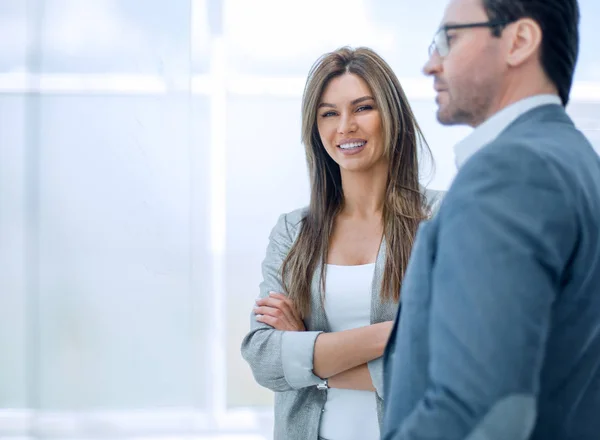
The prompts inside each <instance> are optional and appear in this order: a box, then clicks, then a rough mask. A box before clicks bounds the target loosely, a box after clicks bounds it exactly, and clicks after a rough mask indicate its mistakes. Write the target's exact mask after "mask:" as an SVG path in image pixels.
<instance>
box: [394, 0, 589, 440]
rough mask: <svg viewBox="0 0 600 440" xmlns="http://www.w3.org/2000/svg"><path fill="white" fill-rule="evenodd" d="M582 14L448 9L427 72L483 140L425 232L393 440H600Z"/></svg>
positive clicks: (541, 6)
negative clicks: (579, 97) (581, 81)
mask: <svg viewBox="0 0 600 440" xmlns="http://www.w3.org/2000/svg"><path fill="white" fill-rule="evenodd" d="M578 23H579V8H578V5H577V2H576V0H451V1H450V3H449V5H448V7H447V9H446V11H445V14H444V19H443V23H442V26H441V28H440V30H439V32H438V33H437V34H436V36H435V38H434V42H433V47H432V50H431V55H430V59H429V61H428V63H427V65H426V66H425V69H424V71H425V73H426V74H427V75H430V76H432V77H433V78H434V85H435V89H436V91H437V92H438V94H437V98H436V101H437V104H438V106H439V109H438V113H437V117H438V120H439V121H440V122H441V123H442V124H446V125H452V124H468V125H470V126H472V127H474V128H475V130H474V132H473V133H472V135H471V136H470V137H468V138H467V139H466V140H465V141H464V142H463V143H461V144H459V145H458V147H457V149H456V158H457V165H458V167H459V171H458V174H457V176H456V178H455V180H454V182H453V184H452V186H451V188H450V190H449V191H448V193H447V195H446V197H445V199H444V201H443V202H442V205H441V208H440V210H439V212H438V213H437V215H436V216H435V217H434V218H433V219H432V220H430V221H428V222H425V223H423V224H422V225H421V227H420V229H419V232H418V234H417V239H416V243H415V246H414V249H413V253H412V256H411V262H410V264H409V267H408V269H407V274H406V277H405V279H404V282H403V288H402V297H401V298H402V309H401V312H400V313H399V316H400V319H398V318H397V320H396V324H395V327H394V331H393V332H392V335H391V337H390V342H389V345H388V347H387V350H386V356H385V366H386V380H385V396H384V398H385V402H386V410H385V416H384V428H383V430H382V437H383V438H384V439H385V440H392V439H393V440H400V439H402V440H416V439H431V440H433V439H436V440H464V439H467V440H484V439H485V440H500V439H502V440H525V439H534V440H559V439H560V440H575V439H577V440H598V439H600V159H599V157H598V155H597V154H596V153H595V152H594V151H593V149H592V146H591V145H590V144H589V142H588V141H587V140H586V139H585V137H584V136H583V135H582V134H581V133H580V132H579V131H578V130H577V129H576V128H575V127H574V125H573V123H572V121H571V120H570V119H569V117H568V116H567V114H566V113H565V110H564V106H565V105H566V104H567V102H568V99H569V92H570V88H571V84H572V81H573V72H574V69H575V64H576V59H577V53H578V40H579V37H578Z"/></svg>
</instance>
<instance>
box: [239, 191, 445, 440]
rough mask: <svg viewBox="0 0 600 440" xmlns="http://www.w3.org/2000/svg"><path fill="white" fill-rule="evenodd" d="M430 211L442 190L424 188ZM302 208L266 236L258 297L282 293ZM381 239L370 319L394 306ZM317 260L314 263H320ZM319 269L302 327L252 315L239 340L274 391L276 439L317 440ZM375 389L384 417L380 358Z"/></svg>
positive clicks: (383, 317) (374, 366)
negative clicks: (384, 296) (385, 289)
mask: <svg viewBox="0 0 600 440" xmlns="http://www.w3.org/2000/svg"><path fill="white" fill-rule="evenodd" d="M423 191H424V194H425V197H426V199H427V203H428V205H429V207H430V209H431V211H432V213H433V212H435V211H437V208H438V206H439V203H440V201H441V198H442V193H441V192H439V191H433V190H423ZM305 215H306V208H304V209H299V210H296V211H293V212H291V213H289V214H283V215H281V216H280V217H279V220H278V221H277V224H276V225H275V227H274V228H273V230H272V232H271V235H270V237H269V245H268V247H267V254H266V257H265V259H264V261H263V263H262V273H263V281H262V283H261V284H260V297H261V298H263V297H265V296H268V295H269V292H270V291H275V292H282V293H283V286H282V281H281V274H280V269H281V265H282V263H283V260H284V258H285V257H286V255H287V253H288V252H289V250H290V248H291V247H292V245H293V243H294V242H295V240H296V239H297V237H298V234H299V232H300V223H301V220H302V218H303V217H304V216H305ZM385 248H386V243H385V240H382V243H381V246H380V248H379V252H378V255H377V261H376V264H375V274H374V276H373V282H372V290H371V324H376V323H379V322H384V321H391V320H393V319H394V317H395V316H396V312H397V309H398V305H397V304H396V303H394V302H392V301H388V302H381V300H380V287H381V280H382V275H383V269H384V265H385V253H386V251H385ZM319 266H320V265H318V267H319ZM320 277H321V272H320V269H319V268H318V269H317V270H316V271H315V274H314V276H313V279H312V289H311V296H312V301H311V311H312V312H311V315H310V316H309V317H308V318H307V319H306V320H305V322H304V324H305V326H306V331H303V332H286V331H279V330H275V329H273V328H272V327H271V326H269V325H266V324H263V323H260V322H257V321H256V319H255V315H254V313H251V315H250V332H249V333H248V334H247V335H246V337H245V338H244V340H243V342H242V356H243V357H244V359H245V360H246V361H247V362H248V364H250V368H251V369H252V373H253V375H254V378H255V379H256V381H257V382H258V383H259V384H260V385H262V386H264V387H266V388H269V389H270V390H273V391H275V427H274V439H275V440H284V439H285V440H308V439H315V440H316V439H317V437H318V433H319V422H320V419H321V413H322V411H323V407H324V405H325V402H326V400H327V394H326V392H324V391H319V390H317V388H316V385H317V383H319V382H321V379H320V378H319V377H317V376H315V375H314V374H313V371H312V369H313V350H314V344H315V340H316V338H317V336H318V335H319V333H322V332H329V331H330V328H329V324H328V323H327V316H325V311H324V310H323V307H322V305H321V301H320V298H321V289H320V283H319V280H320ZM368 368H369V372H370V373H371V378H372V380H373V384H374V386H375V389H376V396H377V413H378V415H379V420H380V423H381V420H382V417H383V411H382V403H383V400H382V399H383V358H382V357H380V358H378V359H375V360H373V361H371V362H369V363H368Z"/></svg>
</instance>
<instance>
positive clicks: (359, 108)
mask: <svg viewBox="0 0 600 440" xmlns="http://www.w3.org/2000/svg"><path fill="white" fill-rule="evenodd" d="M365 110H373V107H372V106H370V105H362V106H360V107H358V108H357V109H356V111H357V112H364V111H365Z"/></svg>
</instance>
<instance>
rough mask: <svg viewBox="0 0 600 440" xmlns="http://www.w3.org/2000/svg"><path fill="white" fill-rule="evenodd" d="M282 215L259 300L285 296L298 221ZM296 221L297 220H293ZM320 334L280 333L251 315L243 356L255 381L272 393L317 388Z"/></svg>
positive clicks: (264, 265)
mask: <svg viewBox="0 0 600 440" xmlns="http://www.w3.org/2000/svg"><path fill="white" fill-rule="evenodd" d="M288 216H292V215H290V214H288V215H286V214H283V215H281V216H280V217H279V220H278V221H277V224H276V225H275V227H274V228H273V230H272V231H271V234H270V236H269V245H268V247H267V252H266V256H265V258H264V260H263V263H262V275H263V281H262V282H261V283H260V297H261V298H264V297H266V296H268V295H269V292H278V293H284V294H285V292H284V290H283V283H282V279H281V265H282V263H283V260H284V258H285V257H286V255H287V254H288V252H289V250H290V248H291V247H292V244H293V240H294V239H293V236H295V235H296V234H295V233H293V231H294V232H295V230H296V228H297V227H298V224H299V221H292V222H290V221H289V219H288ZM292 217H296V216H292ZM320 333H321V332H319V331H303V332H293V331H280V330H275V329H274V328H273V327H271V326H270V325H267V324H264V323H261V322H258V321H256V318H255V315H254V313H253V312H252V311H251V313H250V331H249V333H248V334H247V335H246V336H245V337H244V339H243V341H242V347H241V352H242V356H243V358H244V359H245V360H246V362H248V364H249V365H250V368H251V370H252V374H253V375H254V378H255V380H256V381H257V382H258V383H259V384H260V385H262V386H264V387H266V388H269V389H270V390H272V391H291V390H295V389H300V388H304V387H308V386H311V385H316V384H317V383H319V382H320V381H321V379H320V378H319V377H317V376H315V375H314V374H313V354H314V345H315V340H316V339H317V336H318V335H319V334H320Z"/></svg>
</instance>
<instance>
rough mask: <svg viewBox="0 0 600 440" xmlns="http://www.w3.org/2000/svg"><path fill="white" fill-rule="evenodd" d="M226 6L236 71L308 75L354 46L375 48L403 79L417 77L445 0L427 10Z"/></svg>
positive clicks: (379, 5) (352, 0)
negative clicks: (328, 55)
mask: <svg viewBox="0 0 600 440" xmlns="http://www.w3.org/2000/svg"><path fill="white" fill-rule="evenodd" d="M224 2H225V35H226V37H227V41H228V43H229V48H230V50H231V54H230V55H231V57H230V59H229V63H230V66H231V68H232V69H233V70H234V71H235V72H238V73H245V74H265V75H301V76H305V75H306V74H307V73H308V70H309V68H310V66H311V65H312V63H313V62H314V61H315V60H316V59H317V57H318V56H320V55H322V54H323V53H325V52H328V51H331V50H333V49H336V48H337V47H340V46H343V45H351V46H369V47H372V48H373V49H375V50H376V51H378V52H379V53H380V54H381V55H382V56H384V57H385V59H386V60H387V61H388V62H389V63H390V64H392V65H393V67H394V68H395V69H396V73H397V74H398V75H399V76H405V75H408V76H419V75H420V70H421V67H422V65H423V63H424V62H425V61H426V56H427V47H428V45H429V42H430V40H431V37H432V34H433V31H434V30H435V28H436V27H437V25H438V22H439V19H440V18H441V15H442V13H443V8H444V6H445V3H446V0H431V1H430V2H429V3H428V7H427V8H426V9H423V8H415V7H414V5H412V4H410V3H409V2H397V1H395V2H391V1H373V0H331V1H327V2H322V1H319V0H305V1H302V2H300V1H294V2H291V1H290V2H280V1H277V0H257V1H253V2H246V1H244V0H224ZM432 11H434V13H432ZM435 11H437V12H435ZM266 17H277V20H270V19H266ZM256 23H260V26H257V25H256Z"/></svg>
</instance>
